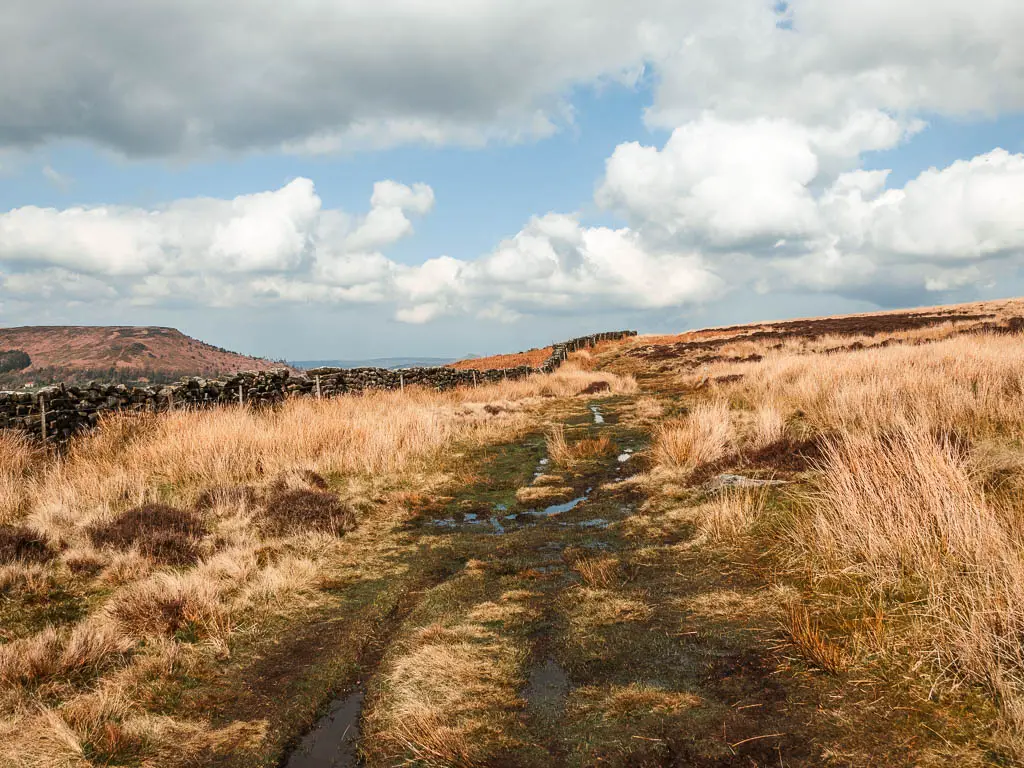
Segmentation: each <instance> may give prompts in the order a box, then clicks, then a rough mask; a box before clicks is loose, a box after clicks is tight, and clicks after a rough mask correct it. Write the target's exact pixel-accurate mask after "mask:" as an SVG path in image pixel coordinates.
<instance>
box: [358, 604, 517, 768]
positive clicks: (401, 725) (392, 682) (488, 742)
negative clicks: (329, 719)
mask: <svg viewBox="0 0 1024 768" xmlns="http://www.w3.org/2000/svg"><path fill="white" fill-rule="evenodd" d="M409 646H410V647H409V648H408V649H407V650H406V652H405V653H403V654H402V655H401V656H400V657H399V658H397V659H396V660H395V661H394V663H393V665H392V666H391V668H390V670H389V671H388V672H387V674H386V678H385V681H384V685H385V686H386V688H387V690H388V693H389V695H388V698H387V701H386V705H385V706H382V707H380V708H379V709H375V710H374V711H373V713H372V724H371V727H372V728H373V731H374V733H375V744H374V750H375V751H377V750H380V751H381V752H383V753H384V754H390V755H391V756H392V757H393V758H400V757H405V758H406V759H408V758H412V759H414V760H421V761H424V762H425V763H426V764H428V765H480V764H483V763H486V762H487V760H488V759H489V758H492V757H493V756H494V750H495V749H496V748H497V747H498V746H499V745H500V744H501V743H502V735H501V734H502V731H503V730H504V729H505V728H507V726H508V723H506V722H503V720H502V718H501V717H499V716H496V713H500V712H502V711H504V712H506V713H507V715H508V717H512V716H514V713H515V712H516V710H518V709H519V708H520V706H521V702H520V700H519V698H518V696H517V695H516V686H517V683H518V681H519V669H520V666H521V663H522V653H523V651H522V650H521V649H517V648H515V647H514V646H513V645H512V644H511V643H510V642H508V640H505V639H503V638H501V637H499V636H498V635H496V634H495V633H493V632H490V631H488V630H485V629H483V628H482V627H480V626H478V625H473V624H466V625H460V626H455V627H445V626H442V625H440V624H432V625H429V626H427V627H424V628H423V629H422V630H420V631H419V632H418V633H416V635H415V636H414V637H413V638H412V640H411V641H410V644H409ZM506 719H507V718H506Z"/></svg>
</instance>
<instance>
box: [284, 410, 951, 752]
mask: <svg viewBox="0 0 1024 768" xmlns="http://www.w3.org/2000/svg"><path fill="white" fill-rule="evenodd" d="M635 405H636V398H628V397H617V398H607V399H604V400H597V401H591V402H590V403H587V404H583V403H576V404H574V406H572V407H571V410H567V411H565V412H562V413H559V414H557V419H556V420H557V421H558V422H560V423H561V424H562V425H563V427H564V429H565V434H566V440H567V442H568V443H569V444H570V445H577V444H579V443H581V441H587V445H589V446H590V448H591V453H592V455H589V456H586V457H583V458H578V459H576V460H573V461H568V462H566V461H563V462H561V463H559V462H558V461H556V460H555V459H554V458H553V457H551V456H549V455H548V454H547V450H546V444H545V439H544V434H542V433H538V434H534V435H531V436H529V437H528V438H526V439H525V440H521V441H518V442H517V443H516V444H514V445H506V446H498V447H496V448H491V449H487V450H486V451H483V452H482V453H481V454H480V455H477V456H472V457H467V460H470V461H472V462H474V466H475V467H476V473H475V474H476V478H477V479H476V482H474V483H469V484H466V485H464V486H462V487H459V488H456V489H453V491H452V495H451V497H449V498H445V499H440V500H431V501H429V502H425V503H423V504H422V505H421V507H420V508H419V509H417V510H416V512H417V514H416V515H415V516H414V517H413V518H412V520H411V522H410V523H409V530H410V532H415V533H416V534H417V535H419V536H422V538H423V540H424V541H426V542H429V547H427V549H428V550H430V551H437V550H439V551H444V552H447V553H449V554H448V556H449V557H450V558H454V559H455V560H458V561H460V562H462V563H464V567H463V568H462V569H461V570H460V571H458V572H457V573H455V574H454V575H453V576H452V577H451V578H448V579H445V580H444V581H443V582H442V583H440V584H438V585H437V586H435V587H433V588H431V589H428V590H425V591H424V593H423V595H422V599H421V600H420V602H419V603H418V605H417V606H416V608H414V609H413V610H412V611H411V613H410V615H409V616H408V618H407V619H405V621H404V622H403V623H402V625H401V626H400V627H399V628H397V629H396V630H395V631H394V633H393V634H392V636H391V637H390V638H389V639H388V641H387V642H388V646H387V648H386V649H385V650H384V653H383V658H382V660H381V662H380V664H379V665H377V666H376V668H375V669H374V671H373V673H372V675H370V677H369V681H368V682H367V683H366V685H365V686H363V687H360V688H359V689H357V690H354V691H348V692H346V694H345V696H344V697H342V698H340V699H339V701H338V702H336V704H335V706H334V707H332V710H331V712H329V713H328V715H327V716H326V717H325V719H324V720H323V721H322V722H321V724H320V726H319V727H318V728H317V729H316V730H314V731H313V732H312V733H311V734H310V735H308V736H307V738H306V739H305V740H304V742H303V744H302V745H301V747H300V749H299V750H298V751H296V752H295V753H294V754H293V755H292V757H291V759H290V761H289V762H288V763H287V765H288V766H289V768H328V767H330V768H344V767H346V766H355V765H367V766H371V768H375V767H377V766H392V765H406V764H414V765H424V766H442V765H451V766H474V765H479V766H502V767H504V768H511V767H512V766H523V767H532V766H537V767H538V768H539V767H540V766H567V767H569V766H572V767H579V768H583V766H594V765H601V766H812V765H815V766H816V765H863V766H869V765H924V764H935V765H940V764H943V763H942V759H943V756H945V758H946V759H954V758H955V756H956V754H957V752H956V747H955V746H954V745H953V744H952V743H949V742H947V744H948V747H949V748H948V750H946V748H945V747H944V746H943V744H942V741H940V739H942V740H943V741H944V740H945V739H944V737H940V736H938V732H939V730H941V729H942V728H943V725H942V723H941V722H939V720H938V717H939V716H938V715H935V719H934V721H932V722H933V725H934V726H935V728H934V729H932V728H931V727H929V729H928V730H925V729H922V728H921V727H920V722H921V718H922V717H924V718H928V717H931V715H930V714H929V713H921V712H915V714H914V717H913V719H911V718H910V717H908V716H907V714H906V713H904V712H902V711H901V707H899V706H898V705H899V702H898V701H897V700H896V699H895V698H894V697H893V696H891V695H890V693H889V691H888V689H886V688H885V687H884V686H882V687H879V684H878V683H877V682H872V681H850V680H839V679H836V678H834V677H829V676H827V675H824V674H820V673H816V672H812V671H809V670H808V669H807V668H806V667H805V666H804V665H802V664H800V662H799V660H796V661H794V659H793V653H792V651H791V649H788V648H787V647H786V646H785V644H784V642H782V641H781V639H780V638H781V634H782V633H781V632H780V627H779V620H778V605H779V601H778V599H777V597H778V596H777V595H775V594H774V593H773V592H772V589H773V588H772V587H770V584H771V579H770V578H768V575H767V574H764V573H759V572H758V571H757V568H756V567H751V565H750V564H749V563H737V562H733V561H731V560H730V558H729V555H728V553H723V552H721V551H718V550H715V549H714V548H712V547H710V546H708V545H707V544H706V542H704V541H702V540H701V538H700V537H699V536H698V535H697V526H696V524H695V517H694V514H695V513H694V508H693V506H692V505H691V504H689V503H687V502H685V501H679V500H671V499H659V500H652V499H648V498H647V496H646V494H645V490H644V486H643V484H641V483H639V482H637V481H636V480H634V479H633V476H634V475H636V474H637V473H639V472H641V471H642V470H643V469H644V467H645V461H646V459H645V457H644V451H645V449H646V448H648V446H649V441H650V435H649V433H648V431H646V430H643V429H640V428H638V427H637V426H636V421H635V420H634V419H633V418H631V414H632V411H633V409H634V407H635ZM929 731H931V733H934V734H935V736H932V735H931V734H930V733H929ZM922 734H923V735H922ZM924 746H927V747H928V754H930V755H933V756H937V757H936V760H937V762H934V763H930V761H923V760H922V759H921V758H920V756H921V754H923V752H922V751H921V750H922V748H923V747H924Z"/></svg>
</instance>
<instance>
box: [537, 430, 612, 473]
mask: <svg viewBox="0 0 1024 768" xmlns="http://www.w3.org/2000/svg"><path fill="white" fill-rule="evenodd" d="M547 451H548V456H549V457H550V459H551V461H553V462H554V463H555V464H556V465H557V466H561V467H571V466H573V465H574V464H577V463H579V462H581V461H590V460H593V459H600V458H602V457H605V456H611V455H612V454H613V453H615V445H614V443H612V441H611V438H609V437H608V436H607V435H601V436H600V437H596V438H593V437H587V438H583V439H582V440H577V441H576V442H574V443H570V442H569V441H568V440H567V439H566V437H565V427H564V426H563V425H561V424H557V425H555V426H554V427H552V428H551V431H550V432H549V433H548V436H547Z"/></svg>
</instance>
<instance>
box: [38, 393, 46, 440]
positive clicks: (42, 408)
mask: <svg viewBox="0 0 1024 768" xmlns="http://www.w3.org/2000/svg"><path fill="white" fill-rule="evenodd" d="M39 421H40V424H41V430H40V431H41V432H42V436H43V442H44V443H45V442H46V398H44V397H43V396H42V395H40V396H39Z"/></svg>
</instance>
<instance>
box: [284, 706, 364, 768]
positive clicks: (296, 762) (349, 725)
mask: <svg viewBox="0 0 1024 768" xmlns="http://www.w3.org/2000/svg"><path fill="white" fill-rule="evenodd" d="M362 708H363V691H362V690H357V691H354V692H352V693H350V694H349V695H348V696H346V697H344V698H341V699H337V700H335V701H334V703H333V704H331V708H330V710H329V711H328V712H327V714H326V715H324V716H323V717H322V718H320V721H319V722H318V723H317V724H316V725H315V726H314V727H313V730H311V731H310V732H309V733H307V734H306V735H305V736H303V737H302V741H301V742H299V746H297V747H296V748H295V751H294V752H292V754H291V756H290V757H289V758H288V762H286V763H285V768H357V766H360V765H362V764H363V761H362V760H361V759H360V758H359V715H360V713H361V712H362Z"/></svg>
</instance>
